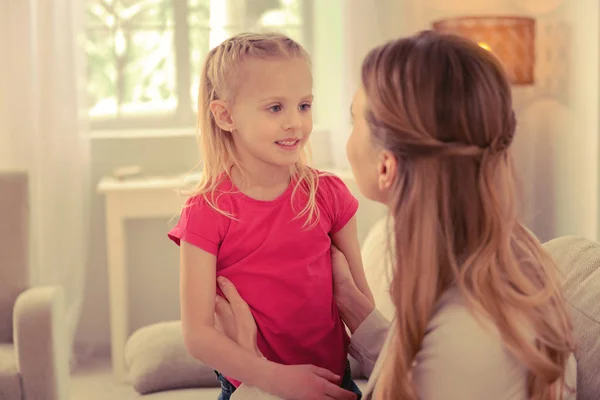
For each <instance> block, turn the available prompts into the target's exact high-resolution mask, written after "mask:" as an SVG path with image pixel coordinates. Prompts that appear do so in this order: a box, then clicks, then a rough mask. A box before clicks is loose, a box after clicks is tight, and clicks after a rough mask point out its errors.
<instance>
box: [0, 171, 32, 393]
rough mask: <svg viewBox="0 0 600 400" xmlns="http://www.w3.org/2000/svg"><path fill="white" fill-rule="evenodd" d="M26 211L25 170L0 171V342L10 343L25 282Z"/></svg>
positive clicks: (26, 189)
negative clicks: (13, 319)
mask: <svg viewBox="0 0 600 400" xmlns="http://www.w3.org/2000/svg"><path fill="white" fill-rule="evenodd" d="M28 210H29V204H28V180H27V173H26V172H23V171H0V221H1V222H0V343H10V342H12V332H13V322H12V318H13V307H14V305H15V301H16V299H17V297H18V296H19V294H20V293H21V292H22V291H23V290H25V289H26V288H27V287H28V284H29V277H28V269H27V262H28V261H27V254H28V240H27V239H28V236H27V232H28V220H29V216H28ZM1 398H2V397H0V399H1Z"/></svg>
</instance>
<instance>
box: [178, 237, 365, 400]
mask: <svg viewBox="0 0 600 400" xmlns="http://www.w3.org/2000/svg"><path fill="white" fill-rule="evenodd" d="M180 252H181V278H180V279H181V283H180V296H181V321H182V328H183V338H184V342H185V346H186V347H187V349H188V351H189V353H190V354H191V355H192V356H193V357H195V358H197V359H198V360H200V361H202V362H203V363H205V364H207V365H209V366H211V367H212V368H214V369H216V370H218V371H219V372H221V373H222V374H223V375H225V376H231V377H232V378H234V379H237V380H239V381H241V382H243V383H244V384H245V385H249V386H256V387H257V388H259V389H261V390H263V391H265V392H267V393H272V394H274V395H277V396H279V397H281V398H284V399H288V400H306V399H323V398H332V399H339V400H350V399H353V398H355V397H354V396H355V395H354V394H353V393H351V392H348V391H345V390H343V389H342V388H341V387H339V385H338V384H339V381H340V380H341V377H339V376H337V375H335V374H334V373H333V372H331V371H328V370H325V369H323V368H319V367H316V366H314V365H280V364H276V363H273V362H270V361H267V360H265V359H263V358H261V357H259V356H258V355H257V354H256V348H255V347H252V346H250V347H248V349H249V350H245V349H243V348H242V347H240V346H239V345H238V344H236V343H235V342H234V341H233V340H231V339H229V338H227V337H226V336H225V335H223V334H221V333H220V332H219V331H217V330H216V329H215V328H214V312H215V298H216V287H215V286H216V270H217V268H216V264H217V261H216V257H215V256H214V255H213V254H210V253H208V252H206V251H204V250H201V249H200V248H198V247H196V246H194V245H192V244H190V243H187V242H185V241H183V240H182V241H181V250H180ZM234 312H236V310H234ZM246 312H250V310H249V309H247V310H246ZM334 382H335V383H334ZM260 398H261V399H262V398H263V397H260Z"/></svg>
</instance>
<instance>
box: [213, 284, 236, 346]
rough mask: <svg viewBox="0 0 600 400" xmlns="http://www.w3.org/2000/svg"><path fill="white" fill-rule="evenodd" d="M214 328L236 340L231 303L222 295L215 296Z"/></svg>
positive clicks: (234, 320)
mask: <svg viewBox="0 0 600 400" xmlns="http://www.w3.org/2000/svg"><path fill="white" fill-rule="evenodd" d="M215 328H216V329H217V330H218V331H220V332H222V333H224V334H225V336H227V337H228V338H229V339H231V340H236V336H237V321H236V319H235V316H234V315H233V311H232V310H231V305H230V304H229V302H228V301H227V300H226V299H224V298H223V297H221V296H219V295H217V296H216V298H215Z"/></svg>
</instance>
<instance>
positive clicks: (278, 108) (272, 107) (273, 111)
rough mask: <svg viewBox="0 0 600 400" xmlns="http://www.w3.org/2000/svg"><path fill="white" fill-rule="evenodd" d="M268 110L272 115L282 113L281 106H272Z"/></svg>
mask: <svg viewBox="0 0 600 400" xmlns="http://www.w3.org/2000/svg"><path fill="white" fill-rule="evenodd" d="M268 110H269V111H270V112H272V113H277V112H279V111H281V106H280V105H275V106H271V107H269V108H268Z"/></svg>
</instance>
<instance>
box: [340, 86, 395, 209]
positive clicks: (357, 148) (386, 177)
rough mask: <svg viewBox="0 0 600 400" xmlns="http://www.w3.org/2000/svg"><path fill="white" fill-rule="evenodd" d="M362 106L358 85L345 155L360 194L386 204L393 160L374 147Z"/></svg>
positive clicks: (365, 100)
mask: <svg viewBox="0 0 600 400" xmlns="http://www.w3.org/2000/svg"><path fill="white" fill-rule="evenodd" d="M366 106H367V98H366V93H365V90H364V88H363V87H362V86H361V87H360V88H359V89H358V90H357V91H356V94H355V95H354V100H353V102H352V106H351V108H350V111H351V113H352V122H353V128H352V133H351V134H350V138H349V139H348V143H347V145H346V153H347V155H348V160H349V161H350V166H351V168H352V174H353V175H354V179H355V180H356V184H357V185H358V188H359V190H360V191H361V193H362V194H363V195H364V196H365V197H367V198H368V199H371V200H375V201H378V202H380V203H384V204H387V203H388V192H389V189H390V187H391V185H392V182H393V179H394V177H395V171H396V164H397V163H396V158H395V157H394V156H393V155H392V154H391V153H390V152H389V151H387V150H385V149H382V148H381V147H380V146H377V145H376V144H375V141H374V140H373V137H372V136H371V130H370V129H369V126H368V124H367V120H366V115H365V112H366Z"/></svg>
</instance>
